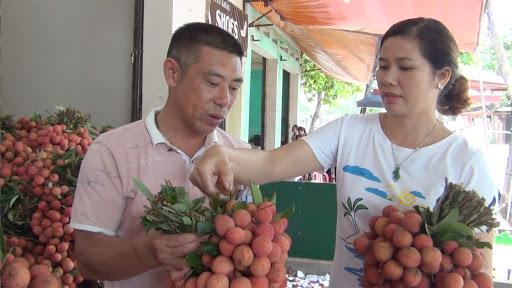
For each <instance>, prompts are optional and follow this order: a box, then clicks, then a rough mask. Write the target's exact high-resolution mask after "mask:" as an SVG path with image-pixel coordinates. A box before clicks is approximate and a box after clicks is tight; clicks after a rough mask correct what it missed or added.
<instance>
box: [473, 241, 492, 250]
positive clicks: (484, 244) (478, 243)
mask: <svg viewBox="0 0 512 288" xmlns="http://www.w3.org/2000/svg"><path fill="white" fill-rule="evenodd" d="M474 244H475V247H477V248H479V249H483V248H489V249H492V244H491V243H489V242H481V241H478V240H475V243H474Z"/></svg>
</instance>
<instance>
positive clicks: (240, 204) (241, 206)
mask: <svg viewBox="0 0 512 288" xmlns="http://www.w3.org/2000/svg"><path fill="white" fill-rule="evenodd" d="M245 208H247V203H245V202H241V201H240V202H236V203H235V205H233V208H232V210H233V211H236V210H240V209H245Z"/></svg>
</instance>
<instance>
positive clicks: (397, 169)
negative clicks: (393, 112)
mask: <svg viewBox="0 0 512 288" xmlns="http://www.w3.org/2000/svg"><path fill="white" fill-rule="evenodd" d="M386 120H387V118H386ZM437 124H439V119H438V118H436V123H435V124H434V127H432V130H430V132H428V134H427V136H425V139H423V141H421V143H420V144H419V145H418V146H416V148H414V150H412V152H411V153H409V155H407V156H406V157H405V158H404V160H402V161H401V162H399V161H398V160H397V159H396V153H395V145H394V144H393V141H391V134H390V133H389V125H388V121H386V132H387V133H388V140H389V143H390V144H391V151H392V152H393V160H394V161H395V168H394V169H393V181H395V182H398V180H400V168H401V167H402V165H403V164H404V163H405V161H407V159H409V158H410V157H411V156H412V155H414V153H416V151H418V150H419V149H420V148H421V147H423V145H425V144H426V143H427V142H428V139H429V138H430V136H432V133H434V130H436V128H437Z"/></svg>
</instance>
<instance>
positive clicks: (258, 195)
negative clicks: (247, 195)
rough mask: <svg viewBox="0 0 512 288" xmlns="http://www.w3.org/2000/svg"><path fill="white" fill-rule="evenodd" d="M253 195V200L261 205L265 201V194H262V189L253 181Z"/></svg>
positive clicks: (251, 184)
mask: <svg viewBox="0 0 512 288" xmlns="http://www.w3.org/2000/svg"><path fill="white" fill-rule="evenodd" d="M250 186H251V195H252V202H254V204H256V205H259V204H260V203H261V202H263V196H262V195H261V190H260V187H258V185H256V183H254V182H251V183H250Z"/></svg>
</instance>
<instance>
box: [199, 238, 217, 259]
mask: <svg viewBox="0 0 512 288" xmlns="http://www.w3.org/2000/svg"><path fill="white" fill-rule="evenodd" d="M199 250H201V252H203V253H204V254H208V255H210V256H213V257H215V256H217V255H219V254H220V253H219V247H218V245H217V244H215V243H214V242H212V241H204V242H202V243H201V245H200V246H199Z"/></svg>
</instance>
